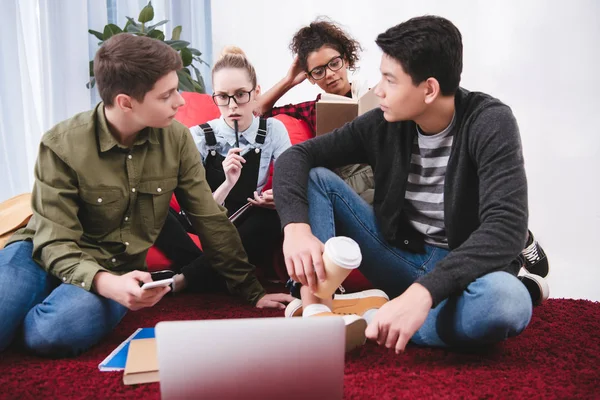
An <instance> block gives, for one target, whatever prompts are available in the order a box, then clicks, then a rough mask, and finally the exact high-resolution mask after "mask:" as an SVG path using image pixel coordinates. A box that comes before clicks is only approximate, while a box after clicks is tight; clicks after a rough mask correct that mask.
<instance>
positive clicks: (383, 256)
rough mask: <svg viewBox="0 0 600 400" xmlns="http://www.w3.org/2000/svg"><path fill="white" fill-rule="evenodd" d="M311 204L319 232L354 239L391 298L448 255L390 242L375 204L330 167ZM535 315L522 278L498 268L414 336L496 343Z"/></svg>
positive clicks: (313, 181) (371, 276) (320, 172)
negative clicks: (380, 225)
mask: <svg viewBox="0 0 600 400" xmlns="http://www.w3.org/2000/svg"><path fill="white" fill-rule="evenodd" d="M308 204H309V220H310V226H311V229H312V232H313V234H314V235H315V236H316V237H317V238H319V240H321V241H322V242H323V243H325V242H326V241H327V239H329V238H331V237H333V236H336V235H337V236H348V237H351V238H352V239H354V240H355V241H356V242H357V243H358V245H359V246H360V249H361V252H362V257H363V258H362V264H361V266H360V271H361V272H362V273H363V274H364V275H365V277H366V278H367V279H368V280H369V281H370V282H371V283H372V284H373V285H374V286H375V287H377V288H379V289H381V290H383V291H384V292H386V293H387V294H388V296H389V297H390V299H392V298H395V297H397V296H399V295H400V294H402V293H403V292H404V291H405V290H406V289H407V288H408V287H409V286H410V285H411V284H412V283H413V282H415V281H416V280H417V279H418V278H419V277H421V276H423V275H425V274H427V273H429V272H431V271H432V270H433V269H434V268H435V265H436V263H437V262H438V261H439V260H441V259H443V258H444V257H445V256H446V255H447V254H448V250H446V249H442V248H439V247H435V246H429V245H426V246H425V247H426V252H425V253H424V254H414V253H410V252H408V251H405V250H402V249H399V248H396V247H393V246H391V245H389V244H388V243H387V242H386V241H385V239H384V238H383V236H382V234H381V232H380V231H379V228H378V226H377V222H376V220H375V213H374V211H373V208H372V207H371V206H370V205H369V204H367V203H366V202H365V201H364V200H363V199H362V198H361V197H360V196H358V195H357V194H356V193H355V192H354V191H353V190H352V189H351V188H350V187H349V186H348V185H347V184H346V183H345V182H344V181H343V180H342V179H340V178H339V177H338V176H337V175H336V174H334V173H333V172H331V171H330V170H328V169H325V168H315V169H312V170H311V171H310V177H309V184H308ZM531 313H532V303H531V297H530V296H529V292H528V291H527V289H526V288H525V286H524V285H523V284H522V283H521V281H519V280H518V279H517V278H516V277H515V276H513V275H511V274H509V273H506V272H493V273H490V274H487V275H484V276H482V277H480V278H478V279H476V280H474V281H473V282H472V283H471V284H469V286H468V287H467V288H466V289H465V290H464V291H463V292H462V293H461V294H459V295H457V296H451V297H449V298H447V299H445V300H444V301H442V302H441V303H440V304H438V305H437V307H435V308H433V309H432V310H431V311H430V312H429V315H428V317H427V319H426V320H425V323H424V324H423V326H422V327H421V328H420V329H419V330H418V331H417V332H416V333H415V335H414V336H413V337H412V339H411V340H412V342H413V343H416V344H419V345H426V346H440V347H446V346H478V345H486V344H491V343H495V342H499V341H502V340H504V339H506V338H508V337H511V336H516V335H518V334H519V333H521V332H522V331H523V330H524V329H525V328H526V327H527V325H528V324H529V321H530V319H531Z"/></svg>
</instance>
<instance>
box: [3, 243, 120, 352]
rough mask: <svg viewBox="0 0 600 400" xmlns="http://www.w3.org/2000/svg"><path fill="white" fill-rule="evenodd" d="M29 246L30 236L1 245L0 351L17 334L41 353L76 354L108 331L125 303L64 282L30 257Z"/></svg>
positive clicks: (113, 325)
mask: <svg viewBox="0 0 600 400" xmlns="http://www.w3.org/2000/svg"><path fill="white" fill-rule="evenodd" d="M32 250H33V244H32V243H31V242H28V241H23V242H16V243H13V244H11V245H9V246H8V247H6V248H4V249H2V250H0V321H1V323H0V352H2V351H4V350H5V349H6V348H7V347H8V346H9V345H10V344H11V343H12V342H13V340H15V339H16V341H17V342H18V343H20V344H22V345H23V346H24V347H25V348H26V349H27V350H29V351H31V352H33V353H34V354H37V355H41V356H48V357H71V356H75V355H77V354H80V353H81V352H83V351H85V350H87V349H88V348H90V347H91V346H93V345H94V344H96V343H98V342H99V341H100V339H102V338H103V337H104V336H105V335H106V334H108V333H109V332H111V331H112V330H113V329H114V327H115V326H117V324H118V323H119V321H121V319H122V318H123V317H124V316H125V313H126V312H127V308H126V307H124V306H122V305H120V304H119V303H117V302H115V301H113V300H109V299H106V298H104V297H101V296H98V295H96V294H94V293H92V292H88V291H86V290H84V289H82V288H79V287H77V286H74V285H69V284H63V283H62V282H61V281H60V280H59V279H57V278H56V277H54V276H52V275H50V274H48V273H47V272H46V271H45V270H44V269H43V268H42V267H40V266H39V265H38V264H37V263H35V262H34V261H33V259H32V257H31V255H32Z"/></svg>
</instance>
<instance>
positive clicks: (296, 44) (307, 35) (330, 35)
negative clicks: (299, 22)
mask: <svg viewBox="0 0 600 400" xmlns="http://www.w3.org/2000/svg"><path fill="white" fill-rule="evenodd" d="M323 46H328V47H331V48H332V49H335V50H337V51H338V52H339V53H340V54H342V55H343V56H344V57H345V59H346V61H347V62H348V68H350V69H355V68H356V63H357V62H358V60H359V58H360V57H359V56H358V53H359V52H360V51H362V47H361V46H360V43H358V41H356V40H355V39H353V38H352V37H351V36H350V35H349V34H347V33H346V32H344V31H343V30H342V28H340V27H339V26H338V25H337V24H335V23H334V22H332V21H330V20H329V19H327V18H317V19H316V20H314V21H313V22H311V23H310V25H308V26H305V27H304V28H302V29H300V30H299V31H298V32H296V34H295V35H294V37H293V38H292V42H291V43H290V50H292V53H294V54H296V55H297V56H298V60H299V62H300V66H301V67H302V69H303V70H305V71H307V65H306V59H307V58H308V55H309V54H310V53H312V52H313V51H317V50H319V49H320V48H321V47H323Z"/></svg>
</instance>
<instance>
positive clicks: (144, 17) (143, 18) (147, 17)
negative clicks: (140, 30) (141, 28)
mask: <svg viewBox="0 0 600 400" xmlns="http://www.w3.org/2000/svg"><path fill="white" fill-rule="evenodd" d="M153 19H154V7H152V2H151V1H149V2H148V5H147V6H146V7H144V8H142V11H140V16H139V17H138V21H140V22H141V23H142V24H144V23H146V22H149V21H152V20H153Z"/></svg>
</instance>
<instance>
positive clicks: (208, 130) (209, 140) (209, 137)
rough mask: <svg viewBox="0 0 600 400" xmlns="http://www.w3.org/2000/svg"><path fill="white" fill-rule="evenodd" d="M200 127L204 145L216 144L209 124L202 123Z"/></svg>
mask: <svg viewBox="0 0 600 400" xmlns="http://www.w3.org/2000/svg"><path fill="white" fill-rule="evenodd" d="M200 128H202V130H203V131H204V136H205V137H206V145H207V146H216V145H217V138H216V137H215V132H214V131H213V129H212V127H211V126H210V125H209V124H202V125H200Z"/></svg>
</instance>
